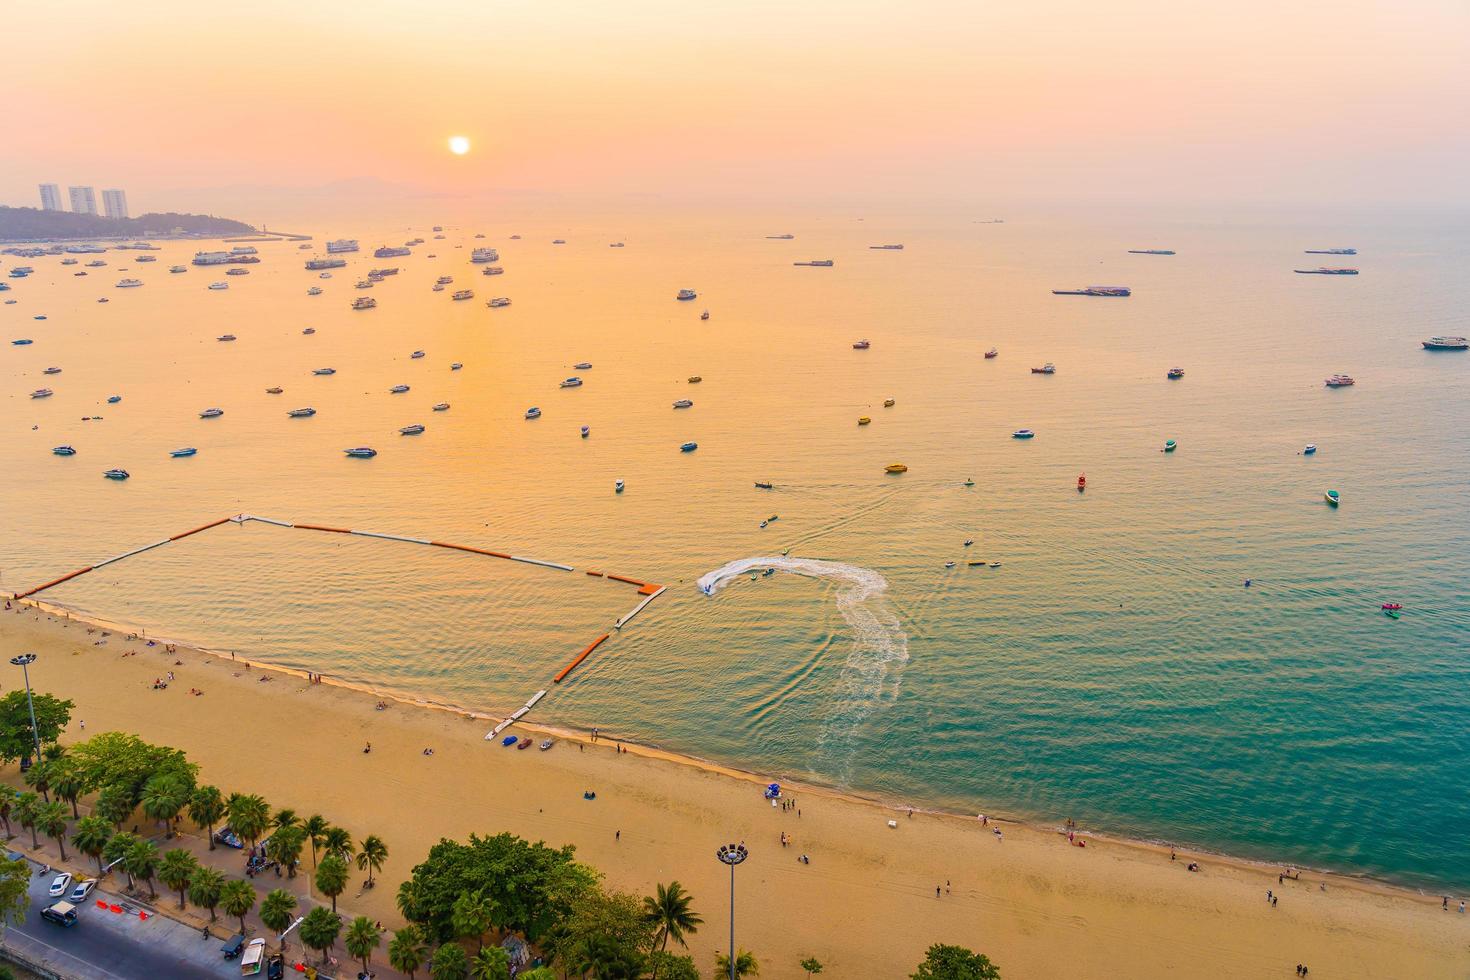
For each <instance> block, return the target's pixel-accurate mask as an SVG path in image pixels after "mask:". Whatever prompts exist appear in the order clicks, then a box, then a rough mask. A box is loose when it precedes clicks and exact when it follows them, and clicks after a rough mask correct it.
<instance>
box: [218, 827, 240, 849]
mask: <svg viewBox="0 0 1470 980" xmlns="http://www.w3.org/2000/svg"><path fill="white" fill-rule="evenodd" d="M214 842H215V843H216V844H223V845H225V846H226V847H233V848H234V849H235V850H237V851H240V850H244V848H245V842H244V841H242V840H241V839H240V835H239V834H237V833H235V831H234V830H233V829H232V828H230V827H221V828H220V829H219V830H216V831H215V832H214Z"/></svg>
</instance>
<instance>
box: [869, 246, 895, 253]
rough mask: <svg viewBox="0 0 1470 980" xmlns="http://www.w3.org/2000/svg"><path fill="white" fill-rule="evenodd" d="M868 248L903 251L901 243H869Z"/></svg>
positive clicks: (882, 250)
mask: <svg viewBox="0 0 1470 980" xmlns="http://www.w3.org/2000/svg"><path fill="white" fill-rule="evenodd" d="M868 248H871V249H875V250H877V251H879V252H902V251H903V246H902V245H869V246H868Z"/></svg>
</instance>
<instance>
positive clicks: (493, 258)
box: [470, 248, 500, 265]
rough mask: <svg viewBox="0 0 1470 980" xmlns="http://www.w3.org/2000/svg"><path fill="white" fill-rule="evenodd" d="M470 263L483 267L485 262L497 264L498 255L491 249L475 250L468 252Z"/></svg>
mask: <svg viewBox="0 0 1470 980" xmlns="http://www.w3.org/2000/svg"><path fill="white" fill-rule="evenodd" d="M470 261H471V262H473V263H475V264H476V265H484V264H485V263H486V262H499V261H500V253H499V252H498V251H496V250H495V249H493V248H477V249H474V250H472V251H471V252H470Z"/></svg>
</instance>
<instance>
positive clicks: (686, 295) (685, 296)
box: [674, 289, 699, 301]
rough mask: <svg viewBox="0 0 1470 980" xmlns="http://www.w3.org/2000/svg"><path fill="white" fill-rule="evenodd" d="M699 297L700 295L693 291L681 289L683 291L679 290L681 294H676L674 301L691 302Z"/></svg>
mask: <svg viewBox="0 0 1470 980" xmlns="http://www.w3.org/2000/svg"><path fill="white" fill-rule="evenodd" d="M698 295H699V294H698V293H696V292H695V291H694V290H692V289H681V290H679V292H678V293H677V294H675V296H674V299H677V300H681V301H684V300H691V299H694V298H695V297H697V296H698Z"/></svg>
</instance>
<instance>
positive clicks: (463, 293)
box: [450, 289, 475, 300]
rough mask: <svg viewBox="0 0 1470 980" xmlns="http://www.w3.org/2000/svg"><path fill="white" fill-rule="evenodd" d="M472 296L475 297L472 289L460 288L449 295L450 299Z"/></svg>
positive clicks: (470, 297)
mask: <svg viewBox="0 0 1470 980" xmlns="http://www.w3.org/2000/svg"><path fill="white" fill-rule="evenodd" d="M474 298H475V291H474V290H473V289H460V290H456V291H455V293H454V295H453V296H451V297H450V299H453V300H462V299H474Z"/></svg>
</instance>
